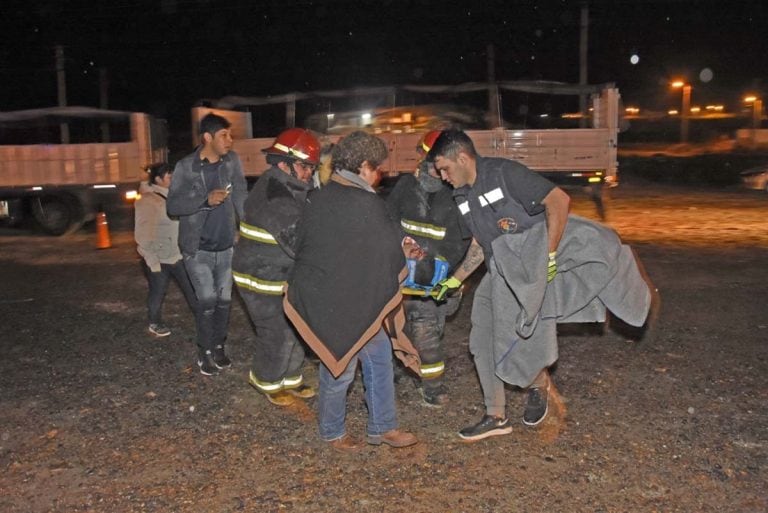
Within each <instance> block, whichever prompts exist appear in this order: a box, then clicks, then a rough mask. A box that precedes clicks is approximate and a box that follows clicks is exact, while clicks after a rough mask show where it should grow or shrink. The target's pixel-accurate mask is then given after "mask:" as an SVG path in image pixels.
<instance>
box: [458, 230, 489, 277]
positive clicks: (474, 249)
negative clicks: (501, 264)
mask: <svg viewBox="0 0 768 513" xmlns="http://www.w3.org/2000/svg"><path fill="white" fill-rule="evenodd" d="M484 259H485V255H484V254H483V248H482V246H480V244H479V243H478V242H477V241H476V240H475V239H474V238H473V239H472V243H471V244H470V245H469V249H468V250H467V254H466V255H465V256H464V260H462V261H461V263H460V264H459V265H458V267H457V268H456V272H455V273H453V276H454V277H455V278H456V279H457V280H459V281H462V282H463V281H464V280H466V279H467V278H469V275H470V274H472V273H473V272H474V271H475V269H477V268H478V267H480V264H482V263H483V260H484Z"/></svg>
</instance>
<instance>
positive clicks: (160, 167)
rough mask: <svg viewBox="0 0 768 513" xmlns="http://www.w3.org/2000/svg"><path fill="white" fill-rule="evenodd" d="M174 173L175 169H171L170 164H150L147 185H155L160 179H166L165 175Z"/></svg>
mask: <svg viewBox="0 0 768 513" xmlns="http://www.w3.org/2000/svg"><path fill="white" fill-rule="evenodd" d="M172 172H173V169H172V168H171V166H170V164H166V163H165V162H158V163H156V164H150V165H148V166H147V173H148V174H149V177H148V178H147V183H149V185H154V184H155V181H156V180H157V179H158V178H160V179H161V180H162V179H163V178H165V175H167V174H168V173H172Z"/></svg>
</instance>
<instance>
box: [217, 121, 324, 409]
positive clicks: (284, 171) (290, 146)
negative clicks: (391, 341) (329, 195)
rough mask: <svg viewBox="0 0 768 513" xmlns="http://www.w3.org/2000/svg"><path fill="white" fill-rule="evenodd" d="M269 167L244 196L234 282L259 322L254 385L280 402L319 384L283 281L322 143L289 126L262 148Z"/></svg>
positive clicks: (251, 379)
mask: <svg viewBox="0 0 768 513" xmlns="http://www.w3.org/2000/svg"><path fill="white" fill-rule="evenodd" d="M262 151H263V152H264V153H265V154H266V159H267V163H268V164H269V165H270V168H269V169H267V170H266V171H265V172H264V174H262V175H261V177H260V178H259V180H258V182H257V183H256V185H255V186H254V187H253V189H252V190H251V192H250V193H249V194H248V198H247V199H246V201H245V216H244V218H243V219H242V220H241V222H240V239H239V241H238V244H237V247H236V248H235V254H234V257H233V261H232V267H233V275H234V281H235V285H237V290H238V291H239V293H240V296H241V297H242V298H243V302H244V303H245V306H246V308H247V310H248V315H249V316H250V318H251V321H252V323H253V325H254V327H255V332H256V337H255V338H256V340H255V348H254V349H255V351H254V358H253V364H252V366H251V371H250V374H249V379H248V381H249V383H250V384H251V385H252V386H253V387H254V388H256V390H258V391H259V392H261V393H263V394H264V395H265V396H266V397H267V399H269V401H270V402H271V403H273V404H276V405H278V406H287V405H290V404H292V403H293V402H294V401H295V398H296V397H299V398H303V399H308V398H310V397H313V396H314V395H315V390H314V389H313V388H312V387H310V386H308V385H306V384H305V383H304V377H303V375H302V367H303V365H304V348H303V347H302V344H301V342H300V340H299V339H298V336H297V334H296V332H295V331H294V328H293V326H292V325H291V323H290V322H288V320H287V318H286V317H285V314H284V313H283V285H284V284H285V280H286V279H287V278H288V274H289V273H290V271H291V269H292V267H293V258H294V248H293V243H294V240H295V229H296V223H297V222H298V220H299V217H300V215H301V211H302V209H303V206H304V203H305V201H306V198H307V193H308V192H309V191H310V190H311V189H312V184H313V181H312V174H313V172H314V170H315V168H316V167H317V165H318V163H319V162H320V143H319V142H318V140H317V138H316V137H315V136H314V135H312V133H311V132H310V131H308V130H304V129H302V128H290V129H288V130H285V131H283V132H282V133H280V135H278V136H277V138H276V139H275V141H274V142H273V143H272V145H271V146H269V147H268V148H265V149H263V150H262Z"/></svg>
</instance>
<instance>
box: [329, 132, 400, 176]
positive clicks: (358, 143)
mask: <svg viewBox="0 0 768 513" xmlns="http://www.w3.org/2000/svg"><path fill="white" fill-rule="evenodd" d="M387 157H389V151H387V145H386V144H384V141H382V140H381V139H379V138H378V137H376V136H374V135H371V134H368V133H366V132H363V131H362V130H357V131H355V132H352V133H351V134H349V135H347V136H346V137H344V138H343V139H342V140H340V141H339V142H338V143H336V144H335V145H334V147H333V150H331V165H332V166H333V169H334V171H341V170H342V169H345V170H347V171H350V172H352V173H355V174H360V167H361V166H362V165H363V162H366V161H368V164H370V166H371V167H373V168H377V167H379V165H381V163H382V162H384V161H385V160H387Z"/></svg>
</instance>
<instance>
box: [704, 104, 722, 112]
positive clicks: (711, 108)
mask: <svg viewBox="0 0 768 513" xmlns="http://www.w3.org/2000/svg"><path fill="white" fill-rule="evenodd" d="M704 108H705V109H706V110H709V111H715V112H720V111H722V110H723V109H724V107H723V106H722V105H707V106H706V107H704Z"/></svg>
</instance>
